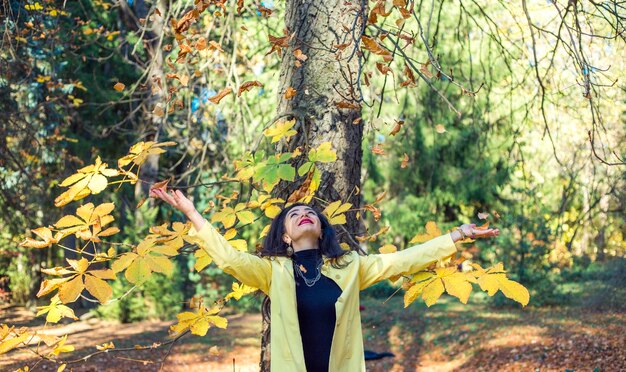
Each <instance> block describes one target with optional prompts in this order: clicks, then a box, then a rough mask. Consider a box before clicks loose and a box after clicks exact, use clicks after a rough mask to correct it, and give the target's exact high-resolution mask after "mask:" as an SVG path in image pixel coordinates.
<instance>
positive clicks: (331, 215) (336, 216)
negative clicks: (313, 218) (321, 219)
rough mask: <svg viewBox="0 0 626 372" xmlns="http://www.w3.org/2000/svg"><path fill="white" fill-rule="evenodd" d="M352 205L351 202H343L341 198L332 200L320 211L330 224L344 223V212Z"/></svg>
mask: <svg viewBox="0 0 626 372" xmlns="http://www.w3.org/2000/svg"><path fill="white" fill-rule="evenodd" d="M351 207H352V203H343V204H342V202H341V200H337V201H334V202H332V203H330V204H328V206H326V208H324V211H323V212H322V213H323V214H324V215H325V216H326V217H327V218H328V222H330V224H331V225H343V224H344V223H346V215H345V214H344V213H345V212H347V211H348V210H349V209H350V208H351Z"/></svg>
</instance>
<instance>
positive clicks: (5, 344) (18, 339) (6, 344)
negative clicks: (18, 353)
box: [0, 326, 30, 354]
mask: <svg viewBox="0 0 626 372" xmlns="http://www.w3.org/2000/svg"><path fill="white" fill-rule="evenodd" d="M5 327H6V326H5ZM29 337H30V334H29V333H22V334H18V335H17V336H15V337H12V338H3V339H2V341H1V342H0V354H4V353H6V352H7V351H9V350H12V349H14V348H16V347H17V346H19V344H21V343H23V342H26V340H27V339H28V338H29Z"/></svg>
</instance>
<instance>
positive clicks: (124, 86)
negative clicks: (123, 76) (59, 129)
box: [113, 82, 126, 92]
mask: <svg viewBox="0 0 626 372" xmlns="http://www.w3.org/2000/svg"><path fill="white" fill-rule="evenodd" d="M124 88H126V85H124V84H122V83H119V82H118V83H115V85H114V86H113V89H115V90H117V91H118V92H121V91H123V90H124Z"/></svg>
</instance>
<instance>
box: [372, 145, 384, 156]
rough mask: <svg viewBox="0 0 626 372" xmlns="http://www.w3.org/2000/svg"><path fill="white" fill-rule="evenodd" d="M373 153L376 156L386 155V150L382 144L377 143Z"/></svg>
mask: <svg viewBox="0 0 626 372" xmlns="http://www.w3.org/2000/svg"><path fill="white" fill-rule="evenodd" d="M372 152H373V153H374V154H376V155H385V149H383V147H382V145H381V144H380V143H377V144H376V145H375V146H374V147H372Z"/></svg>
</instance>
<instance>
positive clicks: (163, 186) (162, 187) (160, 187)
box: [148, 178, 171, 198]
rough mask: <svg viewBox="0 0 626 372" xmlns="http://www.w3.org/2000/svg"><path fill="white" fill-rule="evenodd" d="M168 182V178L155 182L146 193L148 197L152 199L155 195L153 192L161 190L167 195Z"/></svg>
mask: <svg viewBox="0 0 626 372" xmlns="http://www.w3.org/2000/svg"><path fill="white" fill-rule="evenodd" d="M170 180H171V178H168V179H166V180H163V181H159V182H155V183H154V184H153V185H152V186H150V191H149V192H148V195H150V197H151V198H153V197H154V195H155V190H161V191H163V192H164V193H167V184H168V183H169V182H170Z"/></svg>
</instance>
